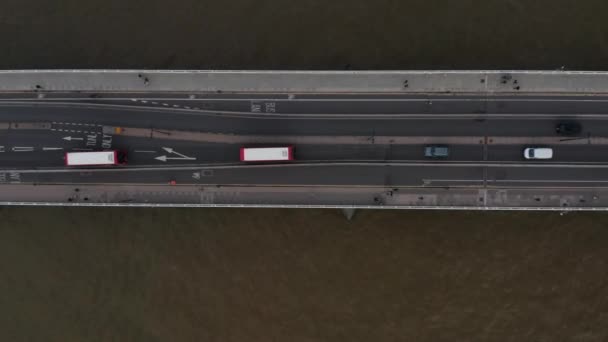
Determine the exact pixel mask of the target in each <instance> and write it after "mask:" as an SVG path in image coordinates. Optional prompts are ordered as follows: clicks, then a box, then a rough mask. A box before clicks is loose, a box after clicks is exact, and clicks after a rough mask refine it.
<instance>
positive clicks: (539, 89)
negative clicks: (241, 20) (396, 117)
mask: <svg viewBox="0 0 608 342" xmlns="http://www.w3.org/2000/svg"><path fill="white" fill-rule="evenodd" d="M22 91H26V92H36V93H44V92H55V91H59V92H71V91H85V92H86V91H88V92H186V93H199V92H273V93H277V92H279V93H316V92H329V93H403V94H408V93H498V94H502V93H505V94H519V93H559V94H586V95H587V94H606V93H608V72H599V71H597V72H596V71H561V70H558V71H514V70H481V71H467V70H463V71H424V70H423V71H245V70H223V71H221V70H217V71H215V70H4V71H0V92H22Z"/></svg>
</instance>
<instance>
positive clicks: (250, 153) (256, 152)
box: [241, 147, 291, 161]
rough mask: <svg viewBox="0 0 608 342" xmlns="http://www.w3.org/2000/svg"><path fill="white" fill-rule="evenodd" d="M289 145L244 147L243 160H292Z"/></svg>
mask: <svg viewBox="0 0 608 342" xmlns="http://www.w3.org/2000/svg"><path fill="white" fill-rule="evenodd" d="M289 149H290V148H289V147H244V148H243V149H242V150H241V151H242V152H241V154H242V155H241V160H243V161H274V160H291V156H290V153H289Z"/></svg>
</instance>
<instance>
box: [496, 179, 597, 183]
mask: <svg viewBox="0 0 608 342" xmlns="http://www.w3.org/2000/svg"><path fill="white" fill-rule="evenodd" d="M490 182H491V183H608V180H575V179H572V180H565V179H556V180H551V179H538V180H533V179H500V180H492V179H488V183H490Z"/></svg>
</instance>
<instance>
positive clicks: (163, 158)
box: [154, 156, 196, 162]
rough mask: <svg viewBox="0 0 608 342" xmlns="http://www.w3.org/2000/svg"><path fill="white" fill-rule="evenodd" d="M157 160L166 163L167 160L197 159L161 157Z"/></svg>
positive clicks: (190, 158)
mask: <svg viewBox="0 0 608 342" xmlns="http://www.w3.org/2000/svg"><path fill="white" fill-rule="evenodd" d="M154 159H156V160H160V161H162V162H166V161H167V160H196V158H192V157H186V158H181V157H180V158H171V157H167V156H160V157H156V158H154Z"/></svg>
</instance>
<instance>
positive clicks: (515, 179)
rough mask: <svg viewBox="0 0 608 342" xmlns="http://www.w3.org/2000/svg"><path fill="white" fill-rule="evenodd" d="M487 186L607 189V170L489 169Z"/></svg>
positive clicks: (553, 168) (576, 168)
mask: <svg viewBox="0 0 608 342" xmlns="http://www.w3.org/2000/svg"><path fill="white" fill-rule="evenodd" d="M487 185H488V186H493V187H585V188H588V187H606V186H608V169H606V168H584V167H574V168H557V167H545V168H543V167H534V168H527V167H500V168H496V167H488V171H487Z"/></svg>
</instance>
